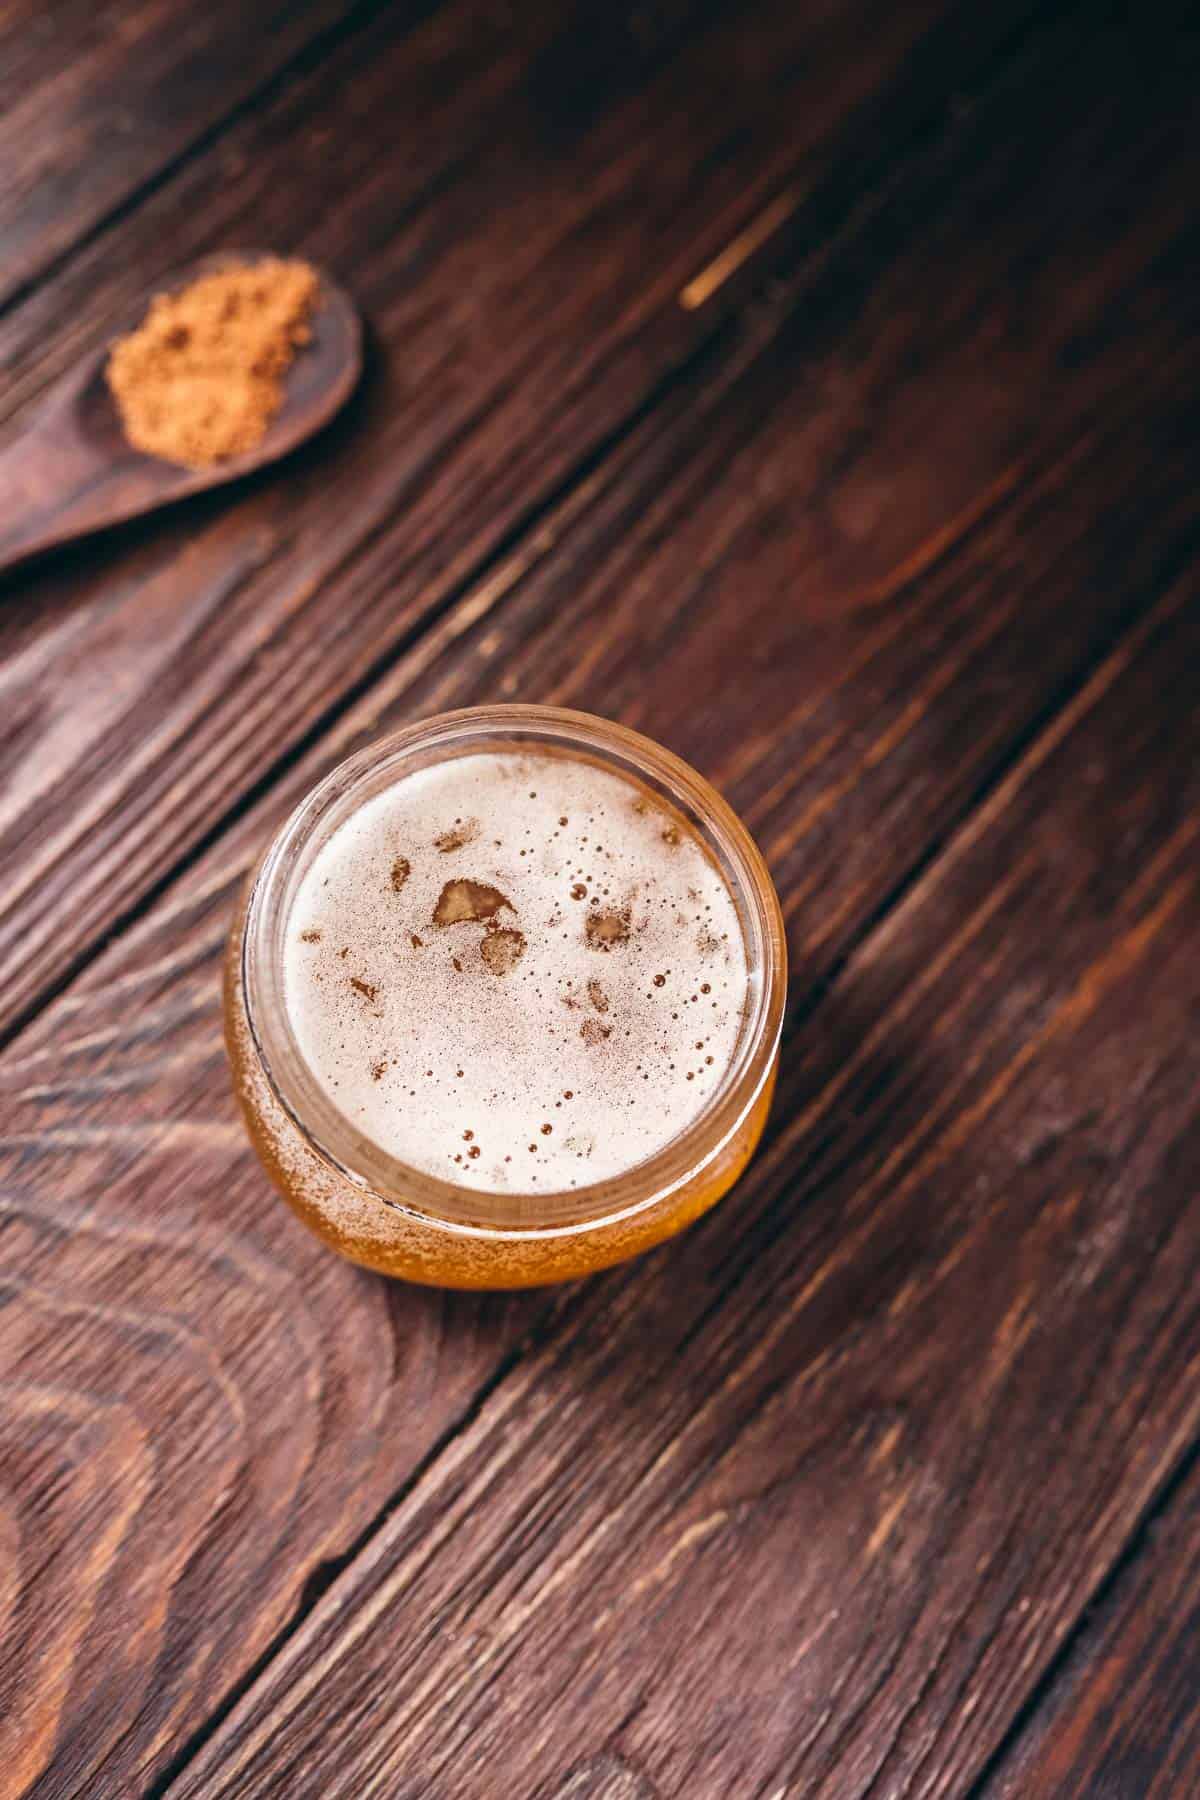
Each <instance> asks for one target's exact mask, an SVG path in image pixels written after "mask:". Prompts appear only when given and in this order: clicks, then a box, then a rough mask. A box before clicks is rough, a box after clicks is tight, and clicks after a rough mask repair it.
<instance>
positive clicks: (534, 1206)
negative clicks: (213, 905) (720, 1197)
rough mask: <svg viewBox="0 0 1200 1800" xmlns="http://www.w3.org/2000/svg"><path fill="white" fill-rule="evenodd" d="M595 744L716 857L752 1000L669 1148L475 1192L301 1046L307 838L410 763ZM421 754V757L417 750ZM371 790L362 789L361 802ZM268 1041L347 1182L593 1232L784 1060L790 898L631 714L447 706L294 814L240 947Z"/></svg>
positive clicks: (259, 1042) (410, 1208)
mask: <svg viewBox="0 0 1200 1800" xmlns="http://www.w3.org/2000/svg"><path fill="white" fill-rule="evenodd" d="M495 745H502V746H503V747H505V748H509V747H511V748H514V749H516V748H519V747H526V748H530V749H533V750H535V751H536V749H537V748H539V747H541V748H543V749H549V748H552V747H553V748H557V749H559V750H562V751H565V752H568V753H569V752H571V751H575V752H577V753H583V754H586V755H588V756H590V757H592V758H593V759H595V760H597V761H599V762H601V763H602V764H603V765H604V766H606V767H609V768H613V769H617V770H621V771H623V772H624V773H625V774H626V775H627V776H632V777H634V778H636V779H637V780H638V781H639V782H640V783H642V784H644V785H649V786H651V787H652V788H654V789H657V790H658V791H659V792H660V793H661V794H662V795H663V796H664V798H665V799H666V800H667V801H669V802H670V804H671V805H673V806H674V807H675V808H677V809H678V810H679V811H680V812H682V813H683V815H684V817H685V818H686V819H687V820H688V822H689V824H690V825H691V826H692V828H693V830H695V831H697V832H698V834H699V835H700V837H701V839H702V841H703V842H704V844H705V847H706V849H707V850H708V852H709V853H710V854H713V855H715V857H716V859H717V861H718V865H719V869H720V873H721V875H722V878H723V879H724V880H725V882H726V885H727V887H728V888H729V891H730V894H731V897H732V898H733V900H734V904H735V906H736V907H737V910H738V916H739V920H740V922H741V925H742V930H743V934H744V935H745V936H746V940H747V941H746V951H747V960H748V963H749V965H750V969H751V987H750V997H749V1003H748V1005H747V1007H746V1009H745V1012H744V1015H743V1020H742V1025H741V1029H740V1031H739V1037H738V1043H737V1046H736V1048H735V1051H734V1055H733V1058H732V1059H731V1062H730V1065H729V1068H728V1069H727V1070H726V1072H725V1075H724V1078H723V1080H722V1082H721V1084H720V1085H719V1087H718V1088H717V1090H716V1091H715V1093H714V1094H713V1095H712V1096H711V1098H710V1099H709V1101H708V1103H707V1104H706V1105H705V1107H704V1108H703V1110H702V1111H701V1112H700V1113H698V1114H697V1116H696V1118H695V1119H693V1120H692V1121H691V1122H690V1123H689V1124H688V1125H686V1126H685V1127H684V1128H683V1130H682V1131H680V1132H679V1133H678V1134H677V1135H676V1136H675V1137H674V1138H672V1139H671V1140H670V1141H669V1142H668V1143H667V1144H665V1145H664V1146H663V1147H662V1149H661V1150H658V1151H656V1152H655V1153H654V1154H653V1155H652V1156H649V1157H646V1158H644V1159H643V1160H642V1161H640V1162H638V1163H634V1164H631V1165H630V1167H629V1168H628V1169H626V1170H623V1171H622V1172H621V1173H620V1174H619V1175H617V1176H613V1177H611V1178H609V1179H606V1180H603V1181H598V1182H590V1183H587V1184H586V1185H583V1186H580V1187H575V1188H567V1189H558V1190H547V1191H546V1192H543V1193H536V1192H534V1193H524V1192H522V1193H518V1192H516V1191H508V1190H504V1191H497V1190H483V1189H476V1188H467V1187H462V1186H460V1185H458V1184H457V1183H455V1182H452V1181H447V1180H444V1179H443V1178H442V1177H440V1176H437V1175H432V1174H430V1173H428V1172H427V1171H425V1170H423V1169H418V1168H415V1167H414V1166H413V1165H412V1164H409V1163H405V1162H403V1161H401V1160H400V1159H398V1158H397V1157H395V1156H392V1155H390V1154H388V1153H385V1152H383V1151H381V1150H380V1149H379V1147H378V1145H376V1144H375V1143H374V1142H373V1140H371V1139H369V1138H367V1137H366V1136H365V1135H364V1134H363V1133H361V1132H360V1131H359V1130H358V1129H357V1127H356V1126H355V1125H354V1123H353V1121H352V1120H351V1119H349V1118H348V1117H347V1116H346V1115H345V1114H344V1113H343V1112H342V1111H341V1110H340V1109H339V1108H338V1107H337V1106H336V1105H335V1104H334V1102H333V1101H332V1100H330V1099H329V1098H328V1097H327V1096H326V1094H325V1093H324V1091H323V1089H322V1088H321V1086H320V1084H319V1083H318V1081H317V1079H316V1077H315V1075H314V1074H313V1072H312V1070H311V1068H310V1067H309V1065H308V1063H307V1060H306V1059H305V1057H304V1054H303V1052H302V1050H301V1048H300V1045H299V1042H298V1041H297V1038H296V1035H295V1032H294V1029H293V1027H292V1024H291V1020H290V1017H289V1014H288V1010H287V1006H286V1003H285V998H284V982H283V931H284V928H285V925H286V922H287V918H288V916H289V914H290V907H291V901H292V900H293V899H294V895H295V890H296V886H297V885H298V881H299V874H300V872H301V862H302V858H303V856H304V852H305V849H306V847H311V845H312V842H313V839H314V836H315V834H316V833H317V832H318V830H319V829H320V828H321V826H322V824H323V823H324V824H326V825H328V822H329V820H330V818H331V816H332V815H334V814H335V813H337V812H338V809H339V808H340V809H341V810H340V817H339V820H338V822H339V823H340V818H341V817H345V816H348V815H349V813H350V812H351V811H353V810H354V808H355V806H356V805H361V804H362V803H363V801H364V800H365V799H366V798H367V797H368V794H367V793H366V792H363V791H362V790H363V789H364V788H366V787H367V786H368V784H369V785H370V787H371V788H372V790H373V791H374V790H377V789H380V788H383V787H386V786H388V785H390V784H391V783H392V782H393V781H395V780H398V779H400V778H401V776H402V775H403V774H404V773H405V772H406V768H412V767H419V766H423V765H428V764H430V763H437V762H442V761H445V760H447V759H448V758H450V757H451V756H461V755H466V754H470V753H471V752H472V751H481V750H484V749H486V748H488V747H489V746H495ZM418 759H419V760H418ZM355 796H358V798H355ZM241 975H242V988H243V993H244V996H245V1010H246V1019H247V1023H248V1026H249V1030H250V1036H251V1041H252V1043H253V1047H254V1052H255V1055H256V1057H257V1059H258V1062H259V1065H260V1067H261V1070H262V1073H263V1075H264V1077H265V1079H266V1081H267V1083H268V1085H269V1087H270V1089H271V1092H272V1094H273V1096H274V1098H275V1100H276V1101H277V1102H278V1104H279V1105H280V1106H281V1107H282V1109H283V1110H284V1112H285V1113H286V1114H287V1116H288V1117H289V1119H290V1120H291V1123H292V1124H293V1126H294V1127H295V1129H296V1130H297V1131H298V1132H299V1134H300V1136H301V1138H302V1139H303V1140H304V1142H305V1143H306V1145H307V1146H308V1148H309V1149H310V1150H311V1151H312V1152H313V1153H314V1154H315V1155H316V1156H317V1157H318V1158H319V1159H320V1160H321V1161H322V1162H324V1163H325V1164H326V1165H328V1166H329V1167H330V1168H331V1169H332V1170H334V1171H336V1173H337V1174H338V1175H339V1176H340V1177H341V1178H342V1179H344V1180H346V1181H348V1182H350V1183H351V1184H352V1185H353V1186H354V1187H356V1188H357V1189H358V1190H360V1191H361V1192H363V1193H365V1194H367V1195H373V1196H374V1197H375V1198H377V1199H378V1200H379V1201H380V1202H381V1203H382V1204H385V1205H388V1206H392V1207H397V1208H399V1209H400V1210H401V1211H403V1212H406V1213H409V1214H411V1215H413V1216H414V1217H417V1218H419V1219H421V1220H422V1221H423V1222H425V1223H426V1224H428V1225H432V1226H435V1227H441V1228H443V1229H447V1230H452V1231H466V1232H469V1233H472V1234H477V1233H478V1234H500V1235H503V1236H513V1235H515V1236H520V1237H526V1236H535V1235H536V1236H542V1235H547V1234H553V1235H558V1234H560V1233H566V1232H572V1231H579V1230H591V1229H595V1228H596V1227H597V1226H600V1225H603V1224H607V1223H611V1222H614V1221H616V1220H618V1219H623V1218H627V1217H629V1216H631V1215H632V1214H634V1213H638V1212H641V1211H643V1210H645V1209H647V1208H649V1207H652V1206H654V1205H657V1204H659V1203H661V1202H663V1201H665V1200H667V1199H668V1198H669V1197H670V1195H671V1194H672V1193H674V1192H675V1191H676V1190H677V1189H679V1188H680V1187H682V1186H684V1185H686V1184H687V1183H689V1182H691V1181H692V1180H693V1179H694V1178H695V1177H696V1176H697V1175H698V1174H699V1173H700V1172H701V1171H702V1170H703V1169H704V1168H705V1167H706V1166H708V1165H709V1164H711V1163H713V1162H715V1161H716V1160H718V1159H719V1157H720V1156H721V1154H722V1152H723V1150H724V1149H725V1147H726V1146H727V1145H728V1144H729V1143H730V1142H731V1141H732V1140H733V1139H734V1138H736V1136H737V1134H738V1132H739V1130H740V1129H741V1127H742V1125H743V1124H744V1122H745V1120H746V1119H747V1117H748V1116H749V1114H750V1113H751V1111H752V1110H753V1108H754V1106H755V1104H756V1102H757V1100H758V1098H759V1096H760V1094H761V1092H762V1088H763V1085H764V1083H765V1082H766V1081H767V1080H768V1078H769V1076H770V1073H771V1070H772V1068H773V1066H774V1060H775V1053H776V1050H777V1049H778V1044H779V1037H780V1034H781V1030H782V1024H783V1010H784V997H785V990H786V983H787V950H786V943H785V938H784V928H783V918H782V914H781V911H780V906H779V900H778V897H777V895H776V893H775V888H774V885H773V883H772V881H771V877H770V874H769V873H768V871H767V867H766V864H765V862H764V861H763V858H762V855H761V853H760V851H759V850H758V848H757V846H756V845H755V843H754V840H753V839H752V838H751V836H750V833H749V832H748V831H747V829H746V827H745V826H744V825H743V824H742V822H741V820H740V819H739V818H738V817H737V815H736V813H734V811H733V810H732V808H731V807H730V806H729V805H728V803H727V802H726V801H725V800H724V799H722V797H721V796H720V795H719V794H718V793H717V791H716V789H715V788H713V787H712V786H711V785H710V783H709V782H707V781H706V780H705V779H704V777H703V776H701V775H699V774H698V773H697V771H696V770H695V769H693V768H692V767H691V766H690V765H689V764H687V763H685V762H684V761H683V760H682V759H681V758H680V757H677V756H676V755H674V753H673V752H672V751H669V750H666V749H664V748H663V747H662V746H661V745H659V744H657V743H655V742H654V741H653V739H651V738H648V737H645V736H643V734H642V733H640V732H637V731H634V730H632V729H631V728H630V727H628V726H625V725H620V724H617V723H615V722H613V721H610V720H607V719H603V718H600V717H598V716H596V715H593V714H590V713H584V712H576V711H573V710H570V709H568V708H564V707H549V706H535V705H522V704H497V705H491V706H478V707H467V708H462V709H459V710H457V711H454V712H447V713H440V714H436V715H433V716H431V717H429V718H427V719H424V720H421V721H419V722H418V723H416V724H414V725H410V726H406V727H404V728H403V729H402V730H400V731H397V732H394V733H391V734H389V735H388V736H386V737H383V738H379V739H376V740H374V741H373V742H372V743H370V744H368V745H366V746H365V747H364V748H362V749H361V750H358V751H355V752H354V753H353V754H352V755H350V756H349V757H347V758H345V759H344V760H343V761H342V762H340V763H339V764H337V765H336V767H334V768H333V769H332V770H331V771H330V772H329V773H328V774H327V775H326V776H325V777H324V778H323V779H322V780H321V781H319V782H318V783H317V784H316V786H315V787H314V788H312V789H311V790H310V792H309V793H308V794H307V795H306V796H305V798H304V799H303V800H301V801H300V803H299V804H298V805H297V806H296V807H295V809H294V810H293V811H292V813H291V814H290V815H289V817H288V818H287V819H286V820H285V821H284V823H283V825H282V826H281V827H280V829H279V831H278V832H277V833H276V835H275V837H274V838H273V840H272V842H271V843H270V844H269V845H268V847H267V850H266V852H265V854H264V855H263V858H262V860H261V862H260V864H259V866H258V868H257V871H256V872H255V874H254V876H253V878H252V882H251V888H250V894H249V899H248V902H247V907H246V916H245V925H244V929H243V935H242V944H241Z"/></svg>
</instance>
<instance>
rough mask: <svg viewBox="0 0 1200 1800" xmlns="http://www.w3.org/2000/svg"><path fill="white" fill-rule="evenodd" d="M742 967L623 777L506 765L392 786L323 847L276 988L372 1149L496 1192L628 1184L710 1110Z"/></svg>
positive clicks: (701, 869)
mask: <svg viewBox="0 0 1200 1800" xmlns="http://www.w3.org/2000/svg"><path fill="white" fill-rule="evenodd" d="M747 990H748V972H747V961H746V949H745V943H744V939H743V936H742V930H741V926H740V924H739V921H738V915H737V911H736V908H735V906H734V903H733V899H732V897H731V895H730V893H729V890H728V888H727V887H726V885H725V882H724V880H723V878H722V876H721V874H720V872H719V871H718V869H717V867H716V865H715V864H714V863H713V861H712V860H711V859H710V857H709V856H708V854H707V853H706V851H705V850H704V849H703V848H702V846H701V845H700V843H699V841H698V840H697V839H696V838H695V837H694V836H693V835H692V833H691V831H690V830H689V829H688V827H687V826H686V824H685V823H684V822H683V821H682V819H680V818H679V817H678V816H677V815H675V814H674V813H672V812H670V811H668V810H667V809H666V808H665V806H664V805H663V804H662V803H660V802H659V801H658V800H657V799H656V798H653V797H651V796H650V795H649V794H648V793H646V792H644V791H643V790H642V789H641V788H639V787H638V786H636V784H635V783H634V782H633V781H632V780H627V779H625V778H623V777H622V776H620V775H617V774H614V773H612V772H610V771H609V770H607V769H604V768H601V767H599V766H597V765H596V764H593V763H590V762H586V761H583V760H582V759H577V758H573V757H569V756H565V755H533V754H529V753H526V752H523V751H516V750H514V751H509V752H504V751H497V752H487V753H480V754H474V755H468V756H462V757H458V758H454V759H451V760H448V761H446V762H443V763H438V764H434V765H433V766H431V767H429V768H424V769H419V770H416V771H414V772H413V773H412V774H409V775H406V776H403V777H402V778H401V779H399V780H398V781H396V782H395V783H394V784H393V785H392V786H391V787H389V788H387V789H385V790H384V791H383V792H382V793H379V794H376V795H375V796H373V797H372V798H371V799H369V800H367V801H365V802H364V803H363V805H362V806H361V807H359V808H358V810H357V811H356V812H354V813H353V814H352V815H351V816H350V817H349V818H348V819H346V820H345V821H344V823H343V824H341V825H340V826H339V827H338V828H337V829H336V830H335V831H334V832H333V834H332V835H331V837H330V838H329V839H328V840H327V842H326V843H325V844H324V845H323V846H322V847H321V849H320V850H319V851H318V853H317V855H316V857H315V858H314V860H313V862H312V864H311V866H310V867H309V869H308V870H307V872H306V874H305V876H304V878H303V880H302V881H301V883H300V887H299V890H298V892H297V895H296V898H295V901H294V903H293V906H292V911H291V916H290V918H289V920H288V923H287V928H286V946H285V953H284V993H285V1000H286V1005H287V1009H288V1014H289V1017H290V1019H291V1023H292V1028H293V1030H294V1032H295V1035H296V1039H297V1042H298V1043H299V1046H300V1049H301V1051H302V1053H303V1055H304V1057H305V1060H306V1061H307V1063H308V1065H309V1067H310V1069H311V1070H312V1072H313V1074H314V1076H315V1077H316V1079H317V1081H318V1082H319V1083H320V1085H321V1087H322V1088H323V1090H324V1091H325V1093H326V1095H327V1096H328V1098H329V1099H330V1100H331V1101H332V1102H333V1103H334V1105H335V1106H337V1107H338V1109H339V1110H340V1111H341V1112H342V1113H343V1114H345V1115H346V1117H347V1118H348V1119H350V1120H351V1121H352V1122H353V1124H354V1125H355V1126H356V1127H357V1129H358V1130H359V1131H360V1132H362V1133H363V1135H364V1136H366V1137H368V1138H369V1139H371V1140H372V1141H373V1142H374V1143H375V1144H376V1145H378V1147H379V1149H380V1150H381V1151H382V1152H383V1153H384V1154H385V1155H389V1156H393V1157H395V1158H397V1159H398V1160H399V1161H400V1162H402V1163H406V1164H408V1165H410V1166H411V1167H413V1168H417V1169H421V1170H423V1171H426V1172H427V1173H429V1174H431V1175H438V1176H441V1177H442V1178H443V1179H445V1180H449V1181H454V1182H457V1183H459V1184H461V1185H462V1186H464V1187H470V1188H476V1189H482V1190H486V1191H492V1192H503V1191H506V1190H508V1191H515V1192H530V1191H534V1192H542V1193H553V1192H561V1191H563V1190H564V1189H569V1188H573V1187H583V1186H586V1185H587V1184H589V1183H591V1182H595V1181H603V1180H608V1179H611V1178H613V1177H615V1176H618V1175H621V1174H623V1173H625V1171H627V1170H628V1169H631V1168H632V1167H634V1166H635V1165H636V1164H637V1163H640V1162H643V1161H645V1159H646V1158H647V1157H650V1156H653V1155H654V1154H655V1153H656V1152H657V1151H659V1150H662V1149H663V1148H665V1146H666V1145H667V1144H669V1143H670V1142H671V1141H672V1139H674V1138H676V1137H678V1136H679V1134H680V1132H682V1131H683V1130H685V1129H686V1128H687V1126H689V1125H690V1124H691V1123H692V1122H693V1121H694V1120H695V1119H696V1118H697V1117H698V1115H699V1114H700V1113H701V1112H702V1111H703V1109H704V1107H705V1106H706V1104H707V1103H708V1101H709V1100H710V1099H711V1097H712V1096H713V1094H714V1093H715V1092H716V1090H717V1089H718V1087H719V1086H720V1084H721V1081H722V1078H723V1077H724V1075H725V1072H726V1070H727V1069H728V1067H729V1063H730V1061H731V1058H732V1056H733V1053H734V1050H735V1048H736V1045H737V1040H738V1034H739V1028H740V1025H741V1020H742V1014H743V1010H744V1007H745V1004H746V999H747Z"/></svg>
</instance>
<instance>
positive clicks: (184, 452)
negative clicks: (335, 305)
mask: <svg viewBox="0 0 1200 1800" xmlns="http://www.w3.org/2000/svg"><path fill="white" fill-rule="evenodd" d="M317 288H318V279H317V274H316V271H315V269H313V268H311V267H310V266H309V264H308V263H306V262H298V261H290V262H285V261H283V260H282V259H281V258H279V257H267V258H265V259H264V260H263V261H262V262H257V263H252V264H249V265H246V264H243V265H240V266H238V265H233V266H231V267H229V268H227V269H220V270H217V271H215V272H214V273H213V274H211V275H202V276H200V277H199V278H198V279H197V280H196V281H193V282H191V283H190V284H189V285H188V286H187V287H185V288H183V289H182V290H181V291H180V292H179V293H177V294H158V295H156V296H155V298H154V299H153V300H152V301H151V304H150V310H149V312H148V313H147V314H146V317H145V319H144V320H143V321H142V323H141V325H139V326H138V328H137V330H136V331H134V332H131V333H130V335H129V336H128V337H124V338H121V339H119V340H118V341H117V343H116V344H115V345H114V346H113V350H112V354H111V355H110V357H109V360H108V371H107V374H108V385H109V388H110V390H111V392H112V396H113V399H114V400H115V402H116V405H117V410H118V412H119V413H120V415H121V423H122V425H123V427H124V430H125V436H126V437H127V438H128V440H129V442H130V443H131V444H132V445H133V446H134V448H135V449H136V450H144V451H146V452H147V453H148V454H149V455H150V456H161V457H163V458H165V459H166V461H168V462H173V463H182V464H183V465H184V466H185V467H186V468H191V469H200V468H204V467H206V466H207V465H208V464H210V463H215V462H222V461H224V460H225V459H226V458H227V457H231V456H242V455H244V454H245V453H246V451H248V450H253V449H255V448H256V447H257V445H258V444H260V443H261V442H262V439H263V437H264V436H265V435H266V430H267V427H268V425H269V424H270V423H271V420H272V419H273V418H274V417H275V414H276V413H277V412H278V411H279V408H280V406H281V405H282V403H283V376H284V375H285V374H286V373H287V370H288V369H289V368H290V366H291V364H292V361H293V360H294V358H295V355H296V352H297V350H298V349H299V348H300V347H301V346H302V345H304V344H306V343H308V341H309V339H310V337H311V336H312V331H311V327H310V325H309V319H310V317H311V315H312V312H313V309H314V307H315V305H316V299H317Z"/></svg>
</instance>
